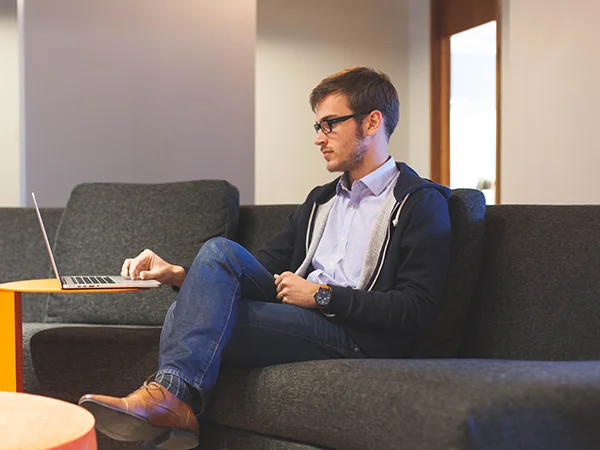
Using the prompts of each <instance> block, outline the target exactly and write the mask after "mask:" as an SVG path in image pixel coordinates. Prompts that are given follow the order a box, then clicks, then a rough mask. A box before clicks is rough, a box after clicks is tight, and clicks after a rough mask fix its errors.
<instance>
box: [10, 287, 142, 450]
mask: <svg viewBox="0 0 600 450" xmlns="http://www.w3.org/2000/svg"><path fill="white" fill-rule="evenodd" d="M139 289H140V288H129V289H102V288H98V289H61V287H60V283H59V282H58V280H57V279H56V278H48V279H43V280H25V281H13V282H11V283H3V284H0V391H12V392H15V391H17V392H22V391H23V342H22V341H23V328H22V315H21V294H22V293H23V292H47V293H54V292H60V293H61V294H76V293H86V294H90V293H97V292H131V291H137V290H139ZM1 438H2V436H1V435H0V443H1V442H2V441H1ZM0 448H2V447H1V446H0Z"/></svg>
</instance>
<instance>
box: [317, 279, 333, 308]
mask: <svg viewBox="0 0 600 450" xmlns="http://www.w3.org/2000/svg"><path fill="white" fill-rule="evenodd" d="M331 294H332V292H331V287H329V286H328V285H327V284H321V285H320V286H319V289H318V290H317V292H316V293H315V297H314V298H315V302H317V308H318V309H325V308H327V306H328V305H329V302H330V300H331Z"/></svg>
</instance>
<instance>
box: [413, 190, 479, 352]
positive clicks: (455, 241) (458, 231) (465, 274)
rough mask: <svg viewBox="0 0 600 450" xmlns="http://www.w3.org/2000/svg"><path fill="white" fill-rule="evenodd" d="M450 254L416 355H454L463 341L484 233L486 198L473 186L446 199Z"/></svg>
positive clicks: (453, 192) (477, 276) (477, 273)
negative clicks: (433, 311)
mask: <svg viewBox="0 0 600 450" xmlns="http://www.w3.org/2000/svg"><path fill="white" fill-rule="evenodd" d="M448 209H449V212H450V221H451V224H452V256H451V260H450V267H449V270H448V278H447V280H446V284H445V286H444V291H443V295H442V301H441V303H440V306H439V309H438V312H437V314H436V316H435V317H434V319H433V322H432V324H431V325H430V327H429V331H428V332H427V333H426V334H425V335H424V336H423V337H422V338H421V339H420V340H419V342H418V343H417V345H416V347H415V350H414V354H413V355H411V356H413V357H415V358H453V357H456V356H457V354H458V350H459V347H460V345H461V343H462V340H463V335H464V330H465V322H466V319H467V314H468V311H469V305H470V302H471V299H472V298H473V295H474V293H475V290H476V288H477V281H478V279H479V272H480V269H481V261H482V258H483V238H484V233H485V197H484V195H483V194H482V193H481V192H480V191H477V190H474V189H454V190H453V191H452V196H451V197H450V199H449V200H448Z"/></svg>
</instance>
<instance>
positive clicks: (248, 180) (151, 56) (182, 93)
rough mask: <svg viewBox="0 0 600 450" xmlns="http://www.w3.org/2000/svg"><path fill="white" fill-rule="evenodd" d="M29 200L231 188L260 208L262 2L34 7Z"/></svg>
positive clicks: (113, 1)
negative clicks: (145, 186)
mask: <svg viewBox="0 0 600 450" xmlns="http://www.w3.org/2000/svg"><path fill="white" fill-rule="evenodd" d="M24 17H25V23H24V39H25V42H24V44H25V61H24V64H25V69H24V70H25V81H24V82H25V127H26V133H27V141H26V149H25V158H26V191H27V192H29V191H31V190H35V191H37V192H38V193H39V197H38V198H39V200H40V203H41V204H43V205H44V206H54V205H56V206H61V205H64V204H65V203H66V200H67V198H68V195H69V192H70V191H71V189H72V188H73V187H74V186H75V185H76V184H77V183H80V182H83V181H121V182H127V181H131V182H166V181H177V180H187V179H198V178H222V179H226V180H229V181H230V182H232V183H233V184H235V185H236V186H237V187H238V188H239V189H240V193H241V201H242V202H243V203H252V202H253V199H254V148H253V145H254V62H255V60H254V49H255V29H256V3H255V0H227V1H219V2H204V1H202V2H199V1H197V0H128V1H122V0H87V1H79V0H53V1H51V2H50V1H47V0H27V1H26V2H25V14H24Z"/></svg>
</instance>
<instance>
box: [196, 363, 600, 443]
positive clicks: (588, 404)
mask: <svg viewBox="0 0 600 450" xmlns="http://www.w3.org/2000/svg"><path fill="white" fill-rule="evenodd" d="M599 410H600V363H599V362H565V363H562V362H525V361H499V360H450V359H448V360H331V361H313V362H306V363H296V364H286V365H280V366H270V367H264V368H260V369H245V368H231V367H230V368H225V369H224V370H223V371H222V374H221V377H220V379H219V382H218V384H217V387H216V388H215V390H214V391H213V394H212V397H211V402H210V406H209V409H208V411H207V419H208V420H210V421H211V422H214V423H218V424H221V425H224V426H228V427H233V428H239V429H244V430H248V431H252V432H258V433H261V434H266V435H271V436H278V437H281V438H285V439H289V440H294V441H299V442H304V443H308V444H312V445H316V446H323V447H326V448H335V449H344V450H350V449H364V448H377V449H400V448H407V449H408V448H410V449H448V448H457V449H458V448H545V449H546V448H549V449H553V448H578V449H583V448H584V449H587V448H600V426H599V425H600V416H599V415H598V414H597V412H598V411H599ZM541 430H543V432H541ZM503 433H506V436H504V435H503ZM511 439H512V440H511ZM503 440H504V442H505V444H504V446H497V447H496V446H494V445H496V443H495V441H498V442H503ZM506 440H508V441H506ZM507 442H508V444H509V445H506V443H507ZM516 442H523V443H527V445H512V444H514V443H516ZM554 443H560V444H561V446H560V447H556V446H555V445H554ZM479 444H481V445H479ZM530 444H535V445H530ZM592 444H593V445H594V447H591V445H592ZM486 445H487V446H486Z"/></svg>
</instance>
